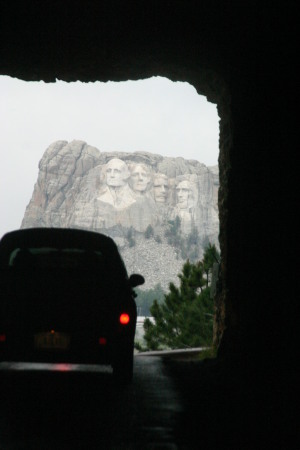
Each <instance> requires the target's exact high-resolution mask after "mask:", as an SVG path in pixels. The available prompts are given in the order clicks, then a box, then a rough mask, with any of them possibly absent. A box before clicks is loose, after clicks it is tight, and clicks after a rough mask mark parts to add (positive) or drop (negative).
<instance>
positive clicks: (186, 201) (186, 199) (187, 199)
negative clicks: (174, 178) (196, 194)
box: [176, 181, 193, 209]
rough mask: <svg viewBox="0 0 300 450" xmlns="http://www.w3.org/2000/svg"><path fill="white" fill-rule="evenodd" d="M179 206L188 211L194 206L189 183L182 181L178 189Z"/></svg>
mask: <svg viewBox="0 0 300 450" xmlns="http://www.w3.org/2000/svg"><path fill="white" fill-rule="evenodd" d="M176 196H177V206H178V208H180V209H187V208H189V207H191V206H192V204H193V192H192V189H191V185H190V183H189V182H188V181H181V182H180V183H179V184H178V185H177V187H176Z"/></svg>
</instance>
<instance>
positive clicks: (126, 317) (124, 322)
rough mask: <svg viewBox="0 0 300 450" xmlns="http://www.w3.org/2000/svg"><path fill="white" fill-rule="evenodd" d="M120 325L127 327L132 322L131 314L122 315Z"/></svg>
mask: <svg viewBox="0 0 300 450" xmlns="http://www.w3.org/2000/svg"><path fill="white" fill-rule="evenodd" d="M119 320H120V323H121V324H122V325H127V324H128V323H129V321H130V317H129V314H127V313H122V314H121V315H120V319H119Z"/></svg>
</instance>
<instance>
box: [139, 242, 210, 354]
mask: <svg viewBox="0 0 300 450" xmlns="http://www.w3.org/2000/svg"><path fill="white" fill-rule="evenodd" d="M213 248H215V247H214V246H209V248H208V249H206V251H205V253H204V257H203V260H202V261H199V262H197V263H194V264H192V263H191V262H190V261H189V260H188V261H187V262H186V263H185V264H184V265H183V268H182V273H180V274H179V275H178V277H179V279H180V285H179V287H176V286H175V285H174V283H170V285H169V292H168V293H167V294H165V296H164V301H163V302H162V303H158V302H157V300H155V301H154V303H153V305H152V307H151V308H150V311H151V314H152V317H153V319H154V323H153V322H152V321H150V320H149V319H146V320H145V322H144V330H145V336H144V339H145V341H146V344H147V347H148V348H149V349H151V350H157V349H159V348H165V347H167V348H187V347H198V346H205V345H210V344H211V342H212V332H213V300H212V299H211V298H210V288H209V285H208V274H209V273H210V271H211V268H212V265H211V266H210V264H213V263H214V262H215V259H214V258H213V257H212V255H214V251H215V250H212V249H213ZM217 255H218V253H217V252H216V256H217Z"/></svg>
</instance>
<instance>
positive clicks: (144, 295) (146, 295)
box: [135, 284, 165, 317]
mask: <svg viewBox="0 0 300 450" xmlns="http://www.w3.org/2000/svg"><path fill="white" fill-rule="evenodd" d="M135 292H136V294H137V297H136V299H135V301H136V306H137V313H138V316H145V317H149V316H151V313H150V308H151V306H152V304H153V302H154V300H157V301H158V303H162V301H163V300H164V295H165V292H164V291H163V289H162V287H161V285H160V284H156V285H155V286H154V288H152V289H148V290H146V291H144V290H142V289H139V288H136V289H135Z"/></svg>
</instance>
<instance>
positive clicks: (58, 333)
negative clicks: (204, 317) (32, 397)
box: [0, 228, 144, 381]
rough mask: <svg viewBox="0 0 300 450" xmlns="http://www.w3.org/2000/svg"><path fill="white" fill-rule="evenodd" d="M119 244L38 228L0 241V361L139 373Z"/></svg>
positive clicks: (129, 281) (128, 282)
mask: <svg viewBox="0 0 300 450" xmlns="http://www.w3.org/2000/svg"><path fill="white" fill-rule="evenodd" d="M143 283H144V278H143V277H142V276H141V275H138V274H133V275H131V276H130V277H128V275H127V271H126V268H125V265H124V263H123V260H122V258H121V256H120V254H119V252H118V249H117V246H116V244H115V243H114V241H113V240H112V239H111V238H109V237H107V236H104V235H102V234H99V233H94V232H90V231H83V230H76V229H60V228H31V229H24V230H17V231H13V232H10V233H7V234H6V235H4V236H3V238H2V239H1V241H0V292H1V297H0V361H20V362H21V361H22V362H23V361H24V362H67V363H80V364H84V363H86V364H94V363H95V364H98V363H99V364H110V365H112V367H113V374H114V375H115V376H116V377H117V378H118V379H123V380H126V381H129V380H130V379H131V378H132V371H133V349H134V334H135V327H136V316H137V313H136V304H135V301H134V297H135V293H134V290H133V288H134V287H136V286H138V285H140V284H143Z"/></svg>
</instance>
